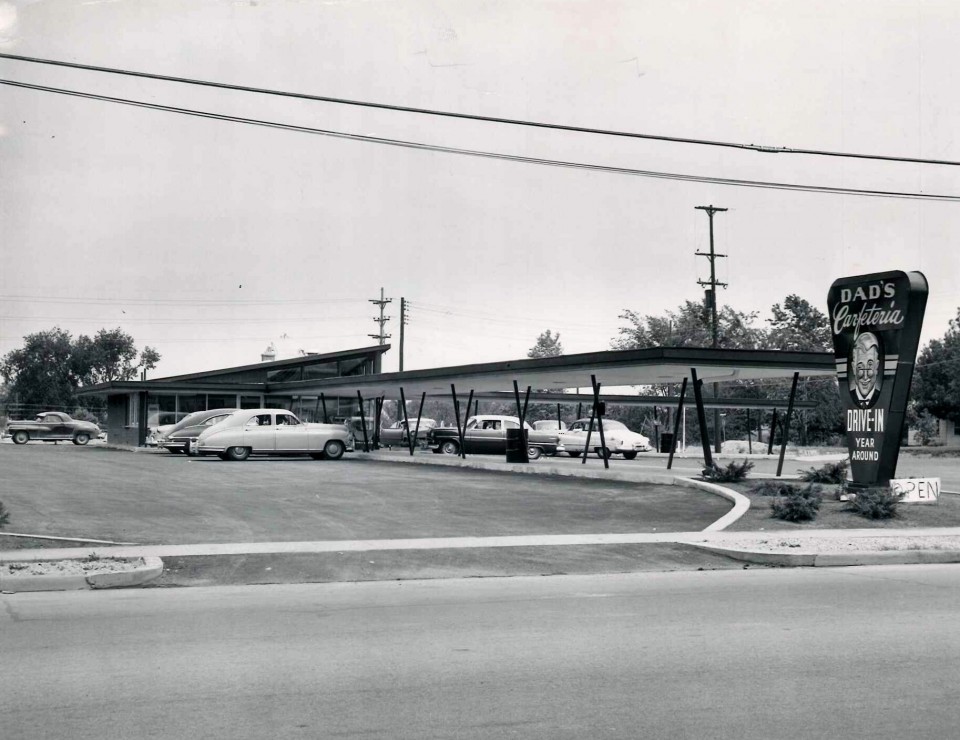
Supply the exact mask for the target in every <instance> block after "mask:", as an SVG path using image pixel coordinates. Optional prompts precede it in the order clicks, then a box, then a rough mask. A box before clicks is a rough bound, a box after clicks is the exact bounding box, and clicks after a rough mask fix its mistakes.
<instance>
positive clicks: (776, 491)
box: [749, 480, 800, 496]
mask: <svg viewBox="0 0 960 740" xmlns="http://www.w3.org/2000/svg"><path fill="white" fill-rule="evenodd" d="M799 490H800V489H798V488H797V487H796V486H794V485H792V484H790V483H784V482H783V481H782V480H763V481H760V482H759V483H756V484H755V485H754V486H753V487H751V488H750V491H749V492H750V493H755V494H757V495H758V496H789V495H790V494H792V493H797V492H798V491H799Z"/></svg>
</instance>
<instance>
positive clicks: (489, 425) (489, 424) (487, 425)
mask: <svg viewBox="0 0 960 740" xmlns="http://www.w3.org/2000/svg"><path fill="white" fill-rule="evenodd" d="M482 428H483V429H499V428H500V420H499V419H487V420H486V421H485V422H483V427H482Z"/></svg>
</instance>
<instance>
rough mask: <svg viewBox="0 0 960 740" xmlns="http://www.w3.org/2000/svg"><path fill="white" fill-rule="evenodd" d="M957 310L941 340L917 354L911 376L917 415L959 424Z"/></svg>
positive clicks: (959, 327) (959, 319) (959, 322)
mask: <svg viewBox="0 0 960 740" xmlns="http://www.w3.org/2000/svg"><path fill="white" fill-rule="evenodd" d="M958 371H960V309H958V310H957V316H956V317H955V318H953V319H950V328H949V329H947V332H946V334H944V336H943V338H942V339H934V340H932V341H931V342H930V343H929V344H928V345H927V346H926V347H924V348H923V349H922V350H921V351H920V356H919V357H918V358H917V365H916V368H915V370H914V373H913V389H912V391H913V399H914V405H915V406H916V408H917V411H918V413H922V412H923V411H927V412H929V413H931V414H933V415H934V416H936V417H937V418H940V419H949V420H950V421H953V422H955V423H960V372H958Z"/></svg>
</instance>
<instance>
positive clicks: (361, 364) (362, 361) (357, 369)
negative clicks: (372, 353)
mask: <svg viewBox="0 0 960 740" xmlns="http://www.w3.org/2000/svg"><path fill="white" fill-rule="evenodd" d="M366 374H367V358H365V357H360V358H357V359H352V360H341V362H340V375H342V376H347V375H366Z"/></svg>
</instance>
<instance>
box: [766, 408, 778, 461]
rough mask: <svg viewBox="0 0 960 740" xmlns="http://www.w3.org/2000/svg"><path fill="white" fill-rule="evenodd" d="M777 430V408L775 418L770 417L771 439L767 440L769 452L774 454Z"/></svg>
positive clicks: (774, 413)
mask: <svg viewBox="0 0 960 740" xmlns="http://www.w3.org/2000/svg"><path fill="white" fill-rule="evenodd" d="M776 430H777V410H776V409H774V410H773V418H772V419H770V439H769V440H768V442H767V454H768V455H772V454H773V434H774V432H775V431H776Z"/></svg>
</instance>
